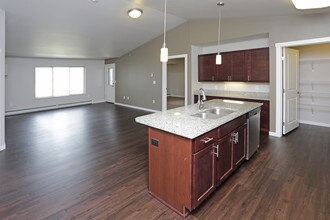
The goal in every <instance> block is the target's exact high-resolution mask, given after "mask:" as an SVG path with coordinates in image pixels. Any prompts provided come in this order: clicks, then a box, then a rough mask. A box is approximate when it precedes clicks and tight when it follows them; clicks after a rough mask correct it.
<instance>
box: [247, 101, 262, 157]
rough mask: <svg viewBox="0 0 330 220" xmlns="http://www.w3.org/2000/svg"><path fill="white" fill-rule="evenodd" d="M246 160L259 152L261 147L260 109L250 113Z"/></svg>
mask: <svg viewBox="0 0 330 220" xmlns="http://www.w3.org/2000/svg"><path fill="white" fill-rule="evenodd" d="M247 125H248V126H247V149H246V159H247V160H249V159H250V158H251V157H252V155H253V154H254V153H255V152H256V151H258V149H259V146H260V107H259V108H256V109H254V110H252V111H250V112H249V113H248V123H247Z"/></svg>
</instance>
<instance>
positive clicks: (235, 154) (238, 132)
mask: <svg viewBox="0 0 330 220" xmlns="http://www.w3.org/2000/svg"><path fill="white" fill-rule="evenodd" d="M219 136H220V137H221V138H220V140H219V141H218V142H216V143H215V149H216V150H218V152H216V154H215V155H216V158H215V159H216V165H215V166H216V185H217V186H218V185H220V184H221V183H222V182H223V181H224V180H225V179H226V178H227V177H228V176H229V175H230V174H231V173H232V172H233V171H234V170H235V169H236V168H237V167H238V165H239V164H241V163H242V162H243V161H244V160H245V156H246V117H245V116H242V117H240V118H238V119H235V120H234V121H231V122H229V123H227V124H225V125H223V126H221V127H220V128H219Z"/></svg>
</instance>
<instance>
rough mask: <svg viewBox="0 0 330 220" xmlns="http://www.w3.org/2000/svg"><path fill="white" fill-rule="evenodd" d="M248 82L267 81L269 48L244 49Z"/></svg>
mask: <svg viewBox="0 0 330 220" xmlns="http://www.w3.org/2000/svg"><path fill="white" fill-rule="evenodd" d="M246 68H247V73H248V81H249V82H269V48H260V49H253V50H248V51H246Z"/></svg>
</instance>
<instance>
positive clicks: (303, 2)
mask: <svg viewBox="0 0 330 220" xmlns="http://www.w3.org/2000/svg"><path fill="white" fill-rule="evenodd" d="M292 2H293V4H294V6H295V7H296V8H297V9H316V8H326V7H330V0H313V1H307V0H292Z"/></svg>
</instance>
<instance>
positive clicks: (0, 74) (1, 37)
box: [0, 9, 5, 150]
mask: <svg viewBox="0 0 330 220" xmlns="http://www.w3.org/2000/svg"><path fill="white" fill-rule="evenodd" d="M0 50H1V53H0V150H3V149H4V148H5V79H4V68H5V12H4V11H3V10H1V9H0Z"/></svg>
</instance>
